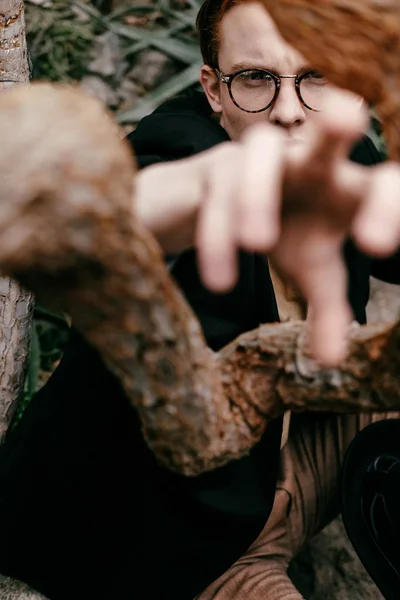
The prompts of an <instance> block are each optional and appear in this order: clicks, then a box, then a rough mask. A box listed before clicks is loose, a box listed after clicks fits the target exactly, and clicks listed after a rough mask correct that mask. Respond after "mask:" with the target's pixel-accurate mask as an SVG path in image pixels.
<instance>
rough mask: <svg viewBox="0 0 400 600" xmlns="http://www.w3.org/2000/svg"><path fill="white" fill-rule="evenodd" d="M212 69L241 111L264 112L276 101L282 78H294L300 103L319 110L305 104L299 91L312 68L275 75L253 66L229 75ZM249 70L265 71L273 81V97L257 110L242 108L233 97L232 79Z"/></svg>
mask: <svg viewBox="0 0 400 600" xmlns="http://www.w3.org/2000/svg"><path fill="white" fill-rule="evenodd" d="M214 71H215V73H216V74H217V76H218V78H219V79H220V81H222V83H225V84H226V85H227V86H228V92H229V96H230V98H231V100H232V102H233V104H234V105H235V106H237V107H238V108H239V109H240V110H242V111H243V112H246V113H260V112H264V111H265V110H268V109H269V108H270V107H271V106H272V105H273V104H274V102H275V101H276V99H277V97H278V94H279V91H280V89H281V80H282V79H294V85H295V89H296V94H297V96H298V98H299V100H300V102H301V103H302V105H303V106H305V107H306V108H307V109H308V110H311V111H312V112H321V111H320V110H318V109H317V108H313V107H312V106H309V105H308V104H307V102H305V101H304V99H303V97H302V95H301V91H300V84H301V82H302V81H303V79H304V78H305V77H307V75H310V73H313V72H314V70H313V69H310V70H309V71H306V72H305V73H303V74H302V75H275V73H271V71H268V69H258V68H254V69H240V71H235V73H231V74H230V75H224V73H222V71H220V70H219V69H214ZM249 71H259V72H261V73H267V74H268V75H270V76H271V77H272V79H273V80H274V81H275V94H274V97H273V98H272V100H271V102H270V103H269V104H267V106H265V108H260V109H259V110H247V109H246V108H242V107H241V106H239V104H238V103H237V102H236V100H235V98H234V97H233V94H232V81H233V80H234V78H235V77H237V76H238V75H241V73H248V72H249Z"/></svg>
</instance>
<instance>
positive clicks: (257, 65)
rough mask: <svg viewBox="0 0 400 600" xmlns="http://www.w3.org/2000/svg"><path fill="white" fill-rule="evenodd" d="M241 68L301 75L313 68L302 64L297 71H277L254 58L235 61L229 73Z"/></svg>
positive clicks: (276, 73)
mask: <svg viewBox="0 0 400 600" xmlns="http://www.w3.org/2000/svg"><path fill="white" fill-rule="evenodd" d="M242 69H249V70H250V69H264V70H265V71H270V72H271V73H273V74H274V75H279V74H281V75H303V73H306V72H307V71H312V70H313V68H312V67H311V66H310V65H303V66H301V67H299V68H298V69H297V73H279V69H276V68H275V67H273V66H271V65H266V63H263V64H262V63H258V61H256V60H255V61H253V62H249V61H245V62H238V63H235V64H234V65H232V68H231V70H230V73H235V72H236V71H241V70H242Z"/></svg>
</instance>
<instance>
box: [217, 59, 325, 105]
mask: <svg viewBox="0 0 400 600" xmlns="http://www.w3.org/2000/svg"><path fill="white" fill-rule="evenodd" d="M215 72H216V74H217V76H218V77H219V79H220V80H221V81H222V83H225V84H226V85H227V86H228V91H229V95H230V97H231V100H232V102H233V103H234V104H235V105H236V106H237V107H238V108H240V110H243V111H245V112H248V113H258V112H263V111H264V110H267V109H268V108H270V106H272V105H273V103H274V102H275V100H276V99H277V97H278V94H279V90H280V87H281V80H282V79H294V84H295V88H296V92H297V96H298V98H299V100H300V102H301V103H302V104H303V105H304V106H305V107H306V108H308V110H312V111H315V112H319V111H320V110H322V107H323V104H324V97H325V93H324V92H325V91H326V88H327V86H328V83H327V81H326V79H324V78H323V77H322V75H320V74H319V73H317V72H316V71H314V70H310V71H306V72H305V73H303V74H302V75H275V74H274V73H271V72H270V71H267V70H266V69H242V70H241V71H236V73H232V74H231V75H224V74H223V73H221V71H219V70H218V69H215Z"/></svg>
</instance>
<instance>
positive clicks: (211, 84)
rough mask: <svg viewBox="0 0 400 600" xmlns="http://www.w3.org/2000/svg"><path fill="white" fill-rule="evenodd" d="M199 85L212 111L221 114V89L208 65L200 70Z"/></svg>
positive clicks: (216, 77)
mask: <svg viewBox="0 0 400 600" xmlns="http://www.w3.org/2000/svg"><path fill="white" fill-rule="evenodd" d="M200 83H201V85H202V87H203V90H204V92H205V94H206V96H207V99H208V101H209V103H210V106H211V108H212V109H213V111H214V112H215V113H221V112H222V105H221V87H220V81H219V79H218V75H217V74H216V72H215V71H214V69H212V68H211V67H209V66H208V65H203V66H202V67H201V70H200Z"/></svg>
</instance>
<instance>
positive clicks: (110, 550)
mask: <svg viewBox="0 0 400 600" xmlns="http://www.w3.org/2000/svg"><path fill="white" fill-rule="evenodd" d="M129 139H130V141H131V143H132V144H133V145H134V147H135V150H136V154H137V156H138V161H139V164H140V165H141V166H145V165H149V164H152V163H154V162H157V161H162V160H175V159H178V158H182V157H186V156H191V155H193V154H196V153H198V152H200V151H202V150H205V149H207V148H210V147H212V146H214V145H216V144H218V143H220V142H222V141H225V140H227V135H226V133H225V131H224V130H223V129H222V128H221V127H220V126H219V125H218V124H217V123H215V122H214V121H213V120H211V119H210V109H209V107H208V103H207V101H206V99H205V97H204V96H203V95H202V94H195V95H194V96H193V97H191V98H184V99H177V100H173V101H171V102H167V103H166V104H164V105H163V106H162V107H161V108H159V109H158V110H157V111H156V112H155V113H154V114H153V115H151V116H150V117H148V118H146V119H144V120H143V121H142V123H141V124H140V125H139V127H138V128H137V130H136V131H135V132H134V134H132V135H131V136H130V138H129ZM353 158H354V159H356V160H358V161H359V162H362V163H365V164H372V163H374V162H376V161H377V160H379V156H378V154H377V152H376V151H375V148H374V146H373V145H372V143H371V142H370V141H369V140H368V139H367V138H365V139H364V140H363V141H362V142H361V143H360V144H359V145H358V146H357V148H356V149H355V151H354V153H353ZM344 252H345V255H346V262H347V265H348V269H349V298H350V302H351V305H352V308H353V312H354V316H355V318H356V319H357V320H358V321H359V322H360V323H364V322H365V306H366V303H367V300H368V291H369V283H368V280H369V274H370V271H371V261H370V259H369V258H367V257H365V256H363V255H362V254H361V253H360V252H358V251H357V250H356V249H355V248H354V246H353V245H351V244H350V243H349V244H347V246H346V248H345V249H344ZM173 275H174V277H175V278H176V280H177V282H178V283H179V285H180V286H181V288H182V290H183V292H184V293H185V295H186V298H187V300H188V302H189V303H190V304H191V305H192V307H193V308H194V310H195V312H196V314H197V316H198V318H199V320H200V321H201V324H202V326H203V330H204V333H205V336H206V338H207V341H208V343H209V345H210V346H211V347H212V348H214V349H218V348H220V347H221V346H223V345H224V344H226V343H228V342H229V341H231V340H232V339H234V338H235V337H236V336H237V335H238V334H240V333H242V332H244V331H246V330H249V329H252V328H254V327H256V326H257V325H258V324H259V323H261V322H271V321H277V320H278V318H279V317H278V310H277V306H276V302H275V296H274V292H273V288H272V284H271V279H270V276H269V272H268V267H267V264H266V262H265V261H264V260H262V259H261V258H260V257H259V256H256V255H252V254H246V253H242V254H241V255H240V278H239V282H238V284H237V286H236V288H235V289H234V290H233V291H232V292H230V293H229V294H225V295H214V294H211V293H210V292H208V291H207V290H206V289H205V288H204V287H203V286H202V284H201V282H200V279H199V275H198V272H197V268H196V262H195V257H194V254H193V252H185V253H184V254H182V255H181V256H180V257H178V260H177V261H176V264H175V266H174V269H173ZM280 435H281V420H276V421H274V422H273V423H271V424H270V425H269V426H268V428H267V431H266V434H265V435H264V437H263V439H262V441H261V442H260V443H259V444H258V445H257V446H256V447H255V448H254V449H253V450H252V452H251V453H250V454H249V456H247V457H245V458H243V459H241V460H238V461H235V462H232V463H230V464H229V465H227V466H226V467H223V468H221V469H218V470H217V471H214V472H213V473H209V474H206V475H202V476H200V477H197V478H184V477H179V476H177V475H174V474H172V473H170V472H167V471H165V470H164V469H162V468H161V467H159V466H158V465H157V464H156V462H155V460H154V458H153V456H152V455H151V453H150V452H149V450H148V448H147V446H146V444H145V443H144V441H143V438H142V435H141V432H140V426H139V423H138V419H137V416H136V414H135V412H134V411H133V410H132V409H131V407H130V406H129V404H128V402H127V400H126V398H125V396H124V394H123V392H122V390H121V388H120V386H119V384H118V382H117V381H116V380H115V378H114V377H113V376H112V375H111V374H110V373H109V372H108V371H107V369H106V368H105V367H104V365H103V363H102V361H101V359H100V358H99V356H98V355H97V353H96V352H95V351H94V350H93V349H92V348H91V347H90V346H88V344H86V342H85V341H84V340H82V339H81V337H80V336H79V335H78V334H77V333H76V332H73V334H72V335H71V339H70V341H69V344H68V346H67V348H66V350H65V354H64V358H63V360H62V361H61V364H60V366H59V367H58V368H57V370H56V372H55V373H54V374H53V376H52V377H51V378H50V380H49V382H48V383H47V384H46V386H45V387H44V388H43V389H42V390H41V391H40V392H39V393H38V394H37V395H36V397H35V398H34V400H33V401H32V403H31V404H30V406H29V407H28V409H27V411H26V413H25V415H24V417H23V419H22V421H21V423H20V425H19V426H18V427H17V429H16V430H15V431H14V432H13V434H12V435H10V436H9V438H8V440H7V443H6V444H5V446H4V447H3V448H2V450H1V453H0V537H1V542H0V573H3V574H7V575H12V576H14V577H17V578H20V579H22V580H24V581H27V582H28V583H30V584H31V585H32V586H34V587H36V588H37V589H38V590H40V591H42V592H43V593H44V594H46V595H47V596H48V597H49V598H50V600H64V599H65V600H67V599H68V600H70V599H71V598H74V600H80V599H81V598H82V600H83V599H85V600H91V599H93V600H94V599H96V600H101V599H103V598H104V599H105V598H107V600H109V599H110V598H115V599H117V598H118V600H125V599H128V598H129V600H142V599H143V598H146V599H149V600H192V599H193V598H194V596H195V595H196V594H198V593H199V592H200V591H201V590H202V589H203V588H204V587H206V586H207V585H208V584H209V583H211V582H212V581H213V580H214V579H215V578H217V577H218V576H219V575H220V574H221V573H222V572H223V571H224V570H226V569H227V568H228V567H229V566H230V565H231V564H232V563H233V562H234V561H235V560H236V559H237V558H238V557H239V556H240V555H241V554H242V553H243V552H244V551H245V550H246V548H247V547H248V546H249V545H250V544H251V542H252V541H253V540H254V539H255V538H256V537H257V535H258V534H259V532H260V531H261V529H262V527H263V525H264V524H265V522H266V520H267V519H268V516H269V514H270V510H271V506H272V501H273V497H274V489H275V482H276V477H277V469H278V460H279V445H280Z"/></svg>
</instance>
